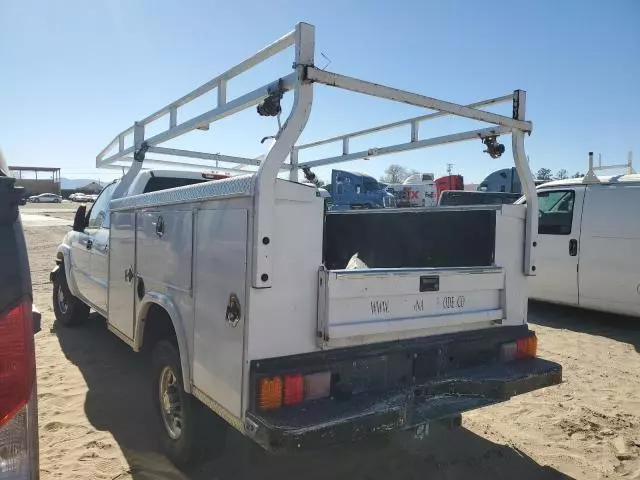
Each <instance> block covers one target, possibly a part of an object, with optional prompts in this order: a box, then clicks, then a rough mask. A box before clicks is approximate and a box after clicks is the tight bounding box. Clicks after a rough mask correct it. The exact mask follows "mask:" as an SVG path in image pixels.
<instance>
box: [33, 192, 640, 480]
mask: <svg viewBox="0 0 640 480" xmlns="http://www.w3.org/2000/svg"><path fill="white" fill-rule="evenodd" d="M75 206H76V205H75V204H71V203H63V204H61V205H53V206H48V205H47V206H45V205H27V206H25V207H22V212H23V223H24V225H25V232H26V237H27V242H28V247H29V256H30V262H31V274H32V278H33V288H34V296H35V303H36V305H37V306H38V307H39V308H40V310H41V311H42V313H43V329H42V332H41V333H39V334H37V336H36V348H37V361H38V388H39V394H38V398H39V408H40V455H41V457H40V462H41V470H42V478H43V479H49V478H64V479H88V478H100V479H129V478H131V479H136V480H141V479H152V478H162V479H194V480H195V479H198V480H205V479H207V480H208V479H219V480H231V479H233V480H236V479H255V478H262V479H264V480H270V479H280V480H282V479H289V478H291V479H299V478H305V479H306V480H314V479H333V478H336V479H341V478H349V479H350V480H360V479H371V480H374V479H391V478H394V479H395V478H403V479H404V478H408V479H413V478H415V479H418V478H419V479H427V478H428V479H458V478H460V479H467V478H474V479H498V478H500V479H501V478H505V479H512V478H517V479H518V480H525V479H556V478H562V479H570V478H575V479H602V478H625V479H640V460H639V455H640V356H639V355H638V349H639V346H640V324H639V323H638V321H637V320H634V319H626V318H620V317H614V316H609V315H603V314H596V313H586V312H582V311H579V310H572V309H564V308H557V307H550V306H544V305H535V304H534V305H531V309H530V318H529V319H530V322H531V324H532V326H533V328H535V330H536V331H537V332H538V336H539V353H540V355H541V356H544V357H546V358H548V359H550V360H554V361H557V362H560V363H561V364H562V365H563V366H564V378H565V381H564V383H563V384H562V385H560V386H558V387H552V388H548V389H545V390H542V391H537V392H533V393H531V394H527V395H523V396H521V397H518V398H516V399H513V400H511V401H510V402H507V403H505V404H502V405H497V406H493V407H488V408H484V409H481V410H478V411H475V412H472V413H470V414H467V415H465V416H464V417H463V428H460V429H457V430H455V431H445V432H437V433H436V434H434V435H431V436H429V437H428V438H427V439H426V440H424V441H422V442H415V441H410V440H409V438H408V437H407V436H406V435H405V436H398V437H395V438H393V439H374V440H372V441H368V442H363V443H360V444H356V445H349V446H340V447H336V448H332V449H329V450H325V451H322V452H315V453H309V454H304V455H296V456H290V457H272V456H269V455H267V454H265V453H263V452H262V451H261V450H260V449H259V448H258V447H256V446H254V445H253V444H252V443H251V442H249V441H247V440H245V439H244V438H242V437H241V436H240V435H238V434H232V435H231V436H230V437H229V439H228V441H227V446H226V448H225V450H224V452H223V454H222V455H221V456H220V457H218V458H215V459H211V460H209V461H207V462H205V463H204V464H202V465H200V466H198V467H195V468H194V469H193V470H191V471H188V472H179V471H177V470H176V469H174V468H173V467H172V466H171V465H170V464H169V463H168V462H167V461H166V460H165V459H164V458H163V457H162V456H161V455H159V454H158V453H156V443H157V440H156V439H157V436H158V433H159V428H160V427H159V425H158V424H157V422H156V420H155V417H154V414H153V412H152V408H151V399H150V389H149V371H148V365H147V361H146V360H145V358H144V357H142V356H138V355H136V354H134V353H133V352H132V351H130V350H129V349H128V347H127V346H125V345H124V344H123V343H122V342H120V340H118V339H117V338H116V337H115V336H113V335H111V334H110V333H109V332H108V331H107V330H106V328H105V325H104V322H103V321H101V320H100V319H99V318H93V319H92V321H90V322H88V323H87V324H86V325H84V326H82V327H79V328H75V329H66V328H58V327H57V326H55V325H54V317H53V311H52V308H51V286H50V284H49V282H48V273H49V271H50V269H51V268H52V266H53V256H54V252H55V248H56V245H57V244H58V243H59V242H60V240H61V239H62V236H63V235H64V233H65V232H66V231H67V230H68V228H69V227H68V226H67V225H69V224H70V223H71V221H72V218H73V209H74V208H75ZM43 218H44V219H45V220H43ZM47 218H48V219H50V220H46V219H47ZM59 219H62V220H59Z"/></svg>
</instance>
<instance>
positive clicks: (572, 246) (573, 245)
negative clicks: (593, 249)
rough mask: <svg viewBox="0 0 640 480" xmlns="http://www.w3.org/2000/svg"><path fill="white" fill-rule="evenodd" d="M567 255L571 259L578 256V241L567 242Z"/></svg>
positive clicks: (573, 239)
mask: <svg viewBox="0 0 640 480" xmlns="http://www.w3.org/2000/svg"><path fill="white" fill-rule="evenodd" d="M569 255H571V256H572V257H575V256H576V255H578V240H576V239H575V238H572V239H571V240H569Z"/></svg>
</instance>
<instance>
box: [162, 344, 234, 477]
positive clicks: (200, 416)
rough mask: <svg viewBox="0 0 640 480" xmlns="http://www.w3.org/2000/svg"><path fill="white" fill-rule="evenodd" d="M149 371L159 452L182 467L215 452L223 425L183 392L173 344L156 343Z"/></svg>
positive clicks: (223, 428)
mask: <svg viewBox="0 0 640 480" xmlns="http://www.w3.org/2000/svg"><path fill="white" fill-rule="evenodd" d="M153 371H154V376H153V386H152V388H153V390H152V394H153V400H154V404H155V407H156V410H157V412H158V414H159V416H160V423H161V428H162V437H161V440H160V442H161V444H160V447H161V449H162V453H164V454H165V455H166V456H167V458H168V459H169V460H170V461H171V462H172V463H173V464H174V465H176V466H178V467H183V466H185V465H187V464H188V463H190V462H191V461H194V460H197V459H198V458H199V457H200V456H201V455H202V454H203V453H204V451H205V450H207V451H208V450H210V449H212V448H213V449H215V450H219V449H220V448H221V447H222V445H223V444H224V438H225V434H226V431H227V425H226V424H225V422H224V421H223V420H222V419H221V418H219V417H218V416H217V415H215V414H214V413H213V412H209V411H206V409H205V408H204V406H203V405H202V404H201V403H200V402H199V401H198V400H196V399H195V398H194V397H192V396H191V395H190V394H188V393H187V392H185V391H184V383H183V378H182V368H181V366H180V354H179V352H178V349H177V348H176V346H175V345H174V344H173V343H171V342H168V341H166V340H162V341H160V342H158V344H157V345H156V347H155V348H154V350H153ZM212 453H213V452H212Z"/></svg>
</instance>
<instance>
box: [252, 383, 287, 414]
mask: <svg viewBox="0 0 640 480" xmlns="http://www.w3.org/2000/svg"><path fill="white" fill-rule="evenodd" d="M280 406H282V379H281V378H280V377H268V378H261V379H260V381H259V382H258V408H260V410H273V409H275V408H280Z"/></svg>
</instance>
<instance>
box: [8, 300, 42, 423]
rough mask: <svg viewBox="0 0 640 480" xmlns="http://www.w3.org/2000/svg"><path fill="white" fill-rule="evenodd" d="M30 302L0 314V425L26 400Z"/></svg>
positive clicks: (31, 355) (31, 370)
mask: <svg viewBox="0 0 640 480" xmlns="http://www.w3.org/2000/svg"><path fill="white" fill-rule="evenodd" d="M31 317H32V312H31V302H30V301H29V300H25V301H23V302H22V303H20V304H19V305H17V306H15V307H14V308H12V309H10V310H9V311H8V312H6V313H4V314H1V315H0V427H2V425H4V424H5V423H7V422H8V421H9V420H10V419H11V418H12V417H13V416H14V415H15V414H16V413H17V412H18V411H19V410H20V409H22V407H24V406H25V405H26V403H27V401H28V400H29V396H30V394H31V389H32V387H33V382H34V379H35V371H36V365H35V352H34V345H33V325H32V321H31Z"/></svg>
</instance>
